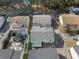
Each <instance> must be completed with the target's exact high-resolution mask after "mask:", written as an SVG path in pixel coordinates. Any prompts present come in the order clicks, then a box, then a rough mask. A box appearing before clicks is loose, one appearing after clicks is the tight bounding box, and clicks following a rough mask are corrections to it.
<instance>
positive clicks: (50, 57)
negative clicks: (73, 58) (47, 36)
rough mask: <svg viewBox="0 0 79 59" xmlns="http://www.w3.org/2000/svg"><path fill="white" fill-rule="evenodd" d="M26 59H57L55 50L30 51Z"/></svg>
mask: <svg viewBox="0 0 79 59" xmlns="http://www.w3.org/2000/svg"><path fill="white" fill-rule="evenodd" d="M28 59H59V56H58V54H57V50H56V48H41V49H37V50H30V51H29V56H28Z"/></svg>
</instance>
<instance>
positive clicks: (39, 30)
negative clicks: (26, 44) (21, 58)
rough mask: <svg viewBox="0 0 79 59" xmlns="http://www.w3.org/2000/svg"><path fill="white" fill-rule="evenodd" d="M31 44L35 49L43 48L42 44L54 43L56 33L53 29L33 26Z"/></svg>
mask: <svg viewBox="0 0 79 59" xmlns="http://www.w3.org/2000/svg"><path fill="white" fill-rule="evenodd" d="M31 42H32V43H33V44H32V46H33V47H41V43H42V42H45V43H53V42H54V32H53V29H52V28H51V27H47V28H46V27H39V26H33V27H32V30H31Z"/></svg>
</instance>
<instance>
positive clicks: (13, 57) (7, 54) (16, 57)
mask: <svg viewBox="0 0 79 59" xmlns="http://www.w3.org/2000/svg"><path fill="white" fill-rule="evenodd" d="M20 55H21V51H15V50H13V49H2V50H0V59H20Z"/></svg>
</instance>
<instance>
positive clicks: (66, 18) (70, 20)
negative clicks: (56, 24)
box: [61, 14, 79, 25]
mask: <svg viewBox="0 0 79 59" xmlns="http://www.w3.org/2000/svg"><path fill="white" fill-rule="evenodd" d="M61 17H62V20H63V24H71V25H79V15H74V14H62V15H61Z"/></svg>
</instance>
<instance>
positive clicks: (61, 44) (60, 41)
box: [54, 33, 64, 48]
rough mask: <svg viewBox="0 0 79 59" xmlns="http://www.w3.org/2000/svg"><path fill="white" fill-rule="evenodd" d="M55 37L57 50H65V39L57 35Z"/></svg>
mask: <svg viewBox="0 0 79 59" xmlns="http://www.w3.org/2000/svg"><path fill="white" fill-rule="evenodd" d="M54 35H55V42H54V45H55V47H56V48H63V47H64V40H63V38H62V37H61V36H60V35H59V34H57V33H55V34H54Z"/></svg>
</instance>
